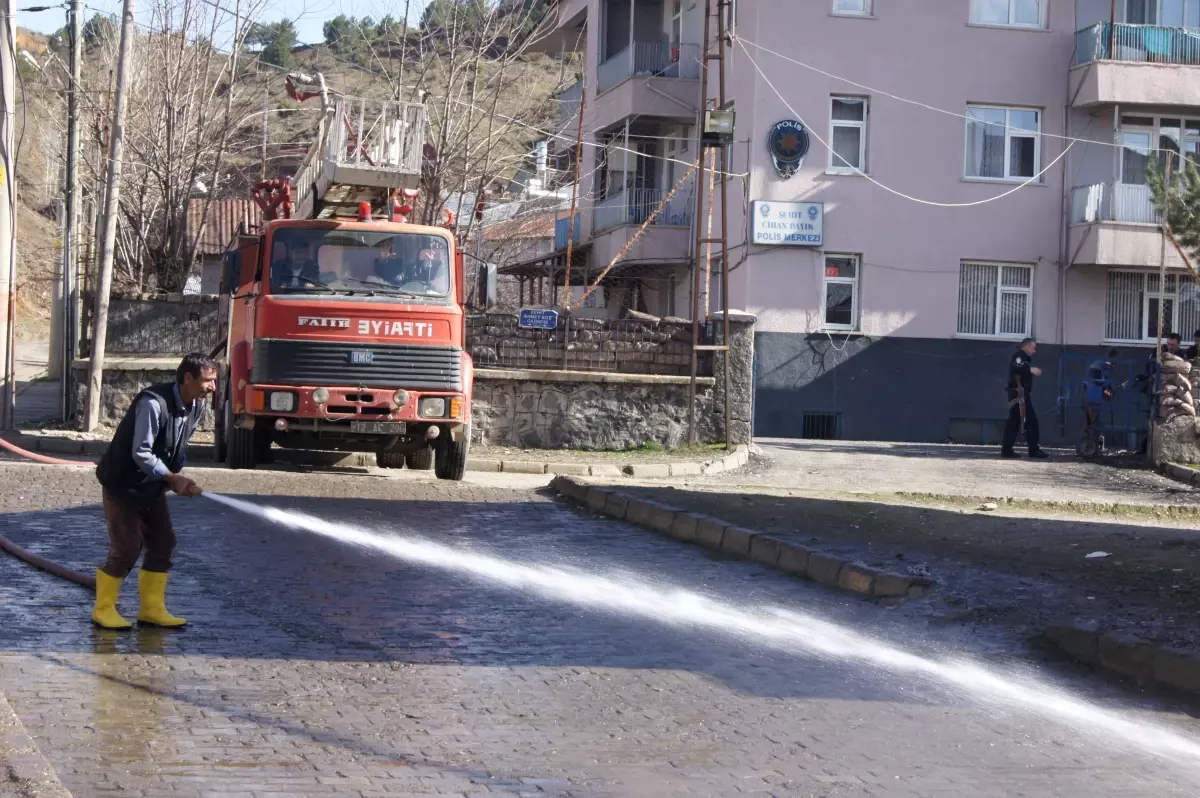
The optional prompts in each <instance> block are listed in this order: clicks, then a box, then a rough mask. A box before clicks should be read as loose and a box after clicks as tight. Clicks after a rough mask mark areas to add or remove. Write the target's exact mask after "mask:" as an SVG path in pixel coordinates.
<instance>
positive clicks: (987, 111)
mask: <svg viewBox="0 0 1200 798" xmlns="http://www.w3.org/2000/svg"><path fill="white" fill-rule="evenodd" d="M1041 116H1042V115H1041V112H1039V111H1035V110H1033V109H1030V108H995V107H988V106H982V105H969V106H967V146H966V150H967V172H966V174H967V177H975V178H980V179H983V180H1028V179H1029V178H1031V177H1033V176H1034V175H1036V174H1037V173H1038V163H1039V161H1040V158H1041V136H1040V135H1038V134H1039V131H1040V129H1041V128H1040V125H1041Z"/></svg>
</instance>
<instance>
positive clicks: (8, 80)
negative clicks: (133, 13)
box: [0, 0, 17, 430]
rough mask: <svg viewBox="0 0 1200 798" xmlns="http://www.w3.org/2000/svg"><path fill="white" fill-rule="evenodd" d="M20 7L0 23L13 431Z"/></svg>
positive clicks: (1, 417)
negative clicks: (18, 19)
mask: <svg viewBox="0 0 1200 798" xmlns="http://www.w3.org/2000/svg"><path fill="white" fill-rule="evenodd" d="M16 13H17V5H16V3H15V2H14V1H13V0H4V18H3V19H2V20H0V97H3V101H4V108H3V109H0V332H2V334H0V369H2V370H3V372H4V373H3V375H2V376H0V429H6V430H7V429H12V428H13V426H14V422H15V418H14V412H13V411H14V409H15V406H16V393H17V390H16V389H17V386H16V384H15V383H14V381H13V379H14V377H15V374H14V373H13V372H14V369H13V366H14V353H13V351H12V350H13V329H14V327H15V326H16V319H15V318H14V316H15V312H16V290H17V286H16V272H17V176H16V174H15V173H14V171H13V164H14V162H15V161H16V153H14V152H13V147H14V145H15V138H16V137H15V136H14V131H13V128H14V126H15V124H16V120H17V87H16V79H17V73H16V69H17V65H16V63H14V60H13V56H14V54H15V53H16V41H15V38H14V37H15V34H16V27H15V26H14V23H13V20H14V19H15V17H16Z"/></svg>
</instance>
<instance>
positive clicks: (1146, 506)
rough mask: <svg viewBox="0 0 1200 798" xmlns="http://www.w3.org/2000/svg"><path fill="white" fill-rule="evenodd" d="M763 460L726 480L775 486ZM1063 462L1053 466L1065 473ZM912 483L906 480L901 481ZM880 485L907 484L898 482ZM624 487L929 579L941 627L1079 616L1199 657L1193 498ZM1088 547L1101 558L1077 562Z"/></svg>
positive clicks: (1022, 625)
mask: <svg viewBox="0 0 1200 798" xmlns="http://www.w3.org/2000/svg"><path fill="white" fill-rule="evenodd" d="M764 453H765V455H766V458H759V459H756V460H755V461H754V463H753V464H752V466H751V469H750V470H749V471H745V472H741V473H739V474H738V475H736V476H732V475H730V476H727V477H726V479H725V480H724V481H725V483H730V482H738V481H741V482H763V481H767V482H771V481H775V479H774V478H775V477H778V476H780V475H779V471H780V469H781V467H787V468H790V467H791V464H788V463H786V462H784V463H781V462H780V461H779V460H774V461H772V460H771V459H770V457H771V455H772V454H773V452H772V451H771V450H770V449H769V448H768V449H767V450H766V451H765V452H764ZM901 465H903V464H901ZM1072 467H1073V464H1071V463H1068V462H1061V461H1060V465H1059V468H1060V469H1061V470H1062V471H1063V472H1064V478H1065V475H1066V474H1068V473H1069V472H1070V470H1071V468H1072ZM764 477H765V479H764ZM780 479H781V480H784V479H785V478H784V477H780ZM920 479H921V477H920V475H919V474H915V473H914V474H913V475H912V478H911V480H910V481H911V483H912V484H918V483H919V482H920ZM1131 479H1132V481H1134V482H1138V483H1147V482H1150V483H1153V484H1154V485H1156V484H1157V480H1158V478H1157V477H1156V476H1154V475H1146V474H1135V475H1133V476H1132V477H1131ZM880 482H881V483H886V484H887V487H888V488H896V487H903V486H904V481H903V480H902V479H901V478H899V477H896V476H895V475H888V478H887V479H885V480H880ZM1150 486H1151V485H1149V484H1141V485H1140V487H1143V488H1147V489H1148V488H1149V487H1150ZM995 487H996V490H993V491H991V492H989V493H986V494H984V495H990V496H1002V495H1003V493H1004V491H1003V490H1002V488H1005V487H1008V486H1005V485H997V486H995ZM1018 488H1019V486H1018ZM625 489H626V490H628V491H629V492H632V493H637V494H640V495H643V496H646V497H648V498H654V499H656V500H659V501H663V502H666V503H669V504H672V505H675V506H679V507H684V508H687V509H689V510H692V511H695V512H700V513H704V514H708V515H713V516H716V517H719V518H722V519H725V520H726V521H729V522H731V523H736V524H738V525H741V526H746V527H750V528H752V529H757V530H760V531H764V532H768V533H771V534H774V535H778V536H780V537H784V538H788V539H791V540H794V541H796V542H800V543H804V544H806V545H810V546H812V547H814V548H816V549H819V550H826V551H832V552H836V553H839V554H842V555H844V556H846V557H850V558H855V559H858V560H861V561H862V562H864V563H867V564H869V565H873V566H876V567H881V568H886V569H889V570H893V571H897V572H902V573H903V572H908V571H913V572H919V573H928V574H929V575H931V576H932V577H933V578H934V579H935V580H936V582H937V589H936V590H935V591H933V593H932V594H931V596H930V600H931V601H934V602H940V603H941V604H942V605H943V607H942V614H943V615H944V617H945V618H946V620H947V622H965V623H1001V624H1004V625H1006V626H1013V627H1017V628H1019V629H1020V630H1022V631H1025V632H1028V633H1030V634H1036V633H1037V632H1038V631H1039V630H1040V629H1043V628H1044V627H1045V626H1046V625H1048V624H1052V623H1058V622H1063V621H1069V620H1084V621H1093V622H1096V623H1098V624H1100V625H1101V626H1102V627H1104V628H1108V629H1113V630H1118V631H1122V632H1128V633H1131V634H1136V635H1137V636H1139V637H1142V638H1145V639H1148V640H1153V641H1156V642H1163V643H1169V644H1172V645H1176V646H1180V647H1184V648H1190V649H1195V650H1200V614H1198V613H1200V577H1198V566H1200V506H1197V505H1196V504H1195V503H1194V497H1193V496H1192V495H1191V493H1190V492H1188V493H1187V494H1186V495H1185V496H1183V497H1182V498H1181V500H1180V501H1178V502H1168V501H1165V500H1163V501H1160V502H1157V503H1153V504H1150V503H1143V502H1136V503H1124V502H1122V501H1120V496H1121V494H1120V492H1113V494H1112V496H1111V497H1110V499H1111V503H1109V504H1099V503H1096V504H1088V503H1081V502H1076V503H1069V502H1066V501H1062V502H1055V501H1053V500H1050V499H1024V498H1016V499H1012V500H1010V501H1002V502H1001V503H999V506H998V507H997V509H994V510H990V509H981V508H982V507H983V506H984V505H983V504H982V501H983V499H982V498H975V497H971V496H967V495H959V496H944V497H940V498H933V497H930V496H928V495H922V494H921V493H920V492H917V491H914V492H905V491H902V490H889V491H886V492H884V491H881V492H870V493H867V492H862V486H861V485H856V486H855V492H854V493H850V492H848V491H837V490H831V489H828V488H824V487H820V486H818V487H815V488H808V489H805V488H799V487H796V488H786V487H780V486H779V485H772V486H763V485H753V486H751V485H737V484H721V483H720V482H719V481H717V480H696V481H693V482H691V483H689V484H685V485H682V486H678V487H676V486H666V485H652V484H650V483H647V482H642V483H640V484H638V485H637V486H631V487H627V488H625ZM1011 492H1016V493H1019V492H1020V490H1019V489H1017V490H1013V491H1011ZM1131 493H1132V494H1134V495H1135V496H1136V495H1139V494H1138V492H1137V491H1131ZM1096 552H1102V553H1103V554H1104V556H1093V557H1090V558H1089V557H1088V556H1087V555H1089V554H1093V553H1096Z"/></svg>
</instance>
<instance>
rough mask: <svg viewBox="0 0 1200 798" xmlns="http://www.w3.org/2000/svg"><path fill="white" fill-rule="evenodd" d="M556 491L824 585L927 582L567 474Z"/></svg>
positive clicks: (877, 592) (871, 587) (896, 591)
mask: <svg viewBox="0 0 1200 798" xmlns="http://www.w3.org/2000/svg"><path fill="white" fill-rule="evenodd" d="M550 486H551V488H553V489H554V491H555V492H557V493H558V494H559V495H560V496H563V497H564V498H567V499H570V500H571V501H574V502H577V503H579V504H583V505H586V506H587V507H589V508H590V509H592V510H595V511H596V512H598V513H603V514H604V515H607V516H609V517H610V518H615V519H617V520H620V521H628V522H629V523H632V524H637V525H638V526H641V527H645V528H646V529H649V530H652V531H655V532H658V533H660V534H662V535H665V536H667V537H669V538H672V539H673V540H679V541H684V542H687V543H695V544H696V545H698V546H703V547H704V548H707V549H713V550H716V551H721V552H724V553H725V554H728V555H730V556H731V557H736V558H738V559H742V560H747V561H750V562H756V563H759V564H761V565H766V566H768V567H770V568H774V569H775V570H777V571H783V572H784V573H789V574H792V575H793V576H799V577H801V578H804V579H808V580H810V581H813V582H816V583H817V584H820V585H824V586H826V587H831V588H836V589H839V590H845V591H848V592H851V593H857V594H859V595H862V596H870V597H872V598H903V597H908V596H919V595H922V594H923V593H925V591H926V590H927V589H928V588H929V586H930V585H931V584H932V582H931V581H930V580H928V579H924V578H922V577H916V576H909V575H907V574H896V573H890V572H888V571H879V570H876V569H874V568H870V567H868V566H866V565H863V564H862V563H860V562H856V561H853V560H843V559H840V558H838V557H835V556H832V555H830V554H826V553H823V552H819V551H816V550H814V549H810V548H808V547H807V546H802V545H800V544H797V543H792V542H791V541H787V540H783V539H781V538H776V537H772V536H771V535H767V534H764V533H762V532H758V531H756V530H753V529H746V528H744V527H740V526H738V525H737V524H731V523H728V522H727V521H722V520H721V519H719V518H712V517H710V516H706V515H699V514H696V513H689V512H688V511H686V510H684V509H682V508H679V507H672V506H671V505H669V504H662V503H660V502H655V501H650V500H648V499H643V498H641V497H638V496H633V495H631V494H628V493H622V492H621V491H619V490H614V489H612V488H609V487H604V486H601V485H591V484H588V483H587V482H583V481H581V480H579V479H576V478H574V477H570V476H563V475H560V476H557V477H555V478H554V480H553V481H552V482H551V483H550Z"/></svg>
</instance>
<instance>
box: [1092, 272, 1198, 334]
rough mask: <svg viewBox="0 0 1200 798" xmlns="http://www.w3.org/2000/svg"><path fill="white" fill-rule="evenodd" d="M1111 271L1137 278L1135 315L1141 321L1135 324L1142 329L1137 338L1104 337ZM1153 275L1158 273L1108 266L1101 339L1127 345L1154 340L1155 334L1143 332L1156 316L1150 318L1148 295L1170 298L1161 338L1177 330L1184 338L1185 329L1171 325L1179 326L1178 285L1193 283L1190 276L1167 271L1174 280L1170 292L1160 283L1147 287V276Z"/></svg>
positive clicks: (1180, 302) (1168, 277)
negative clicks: (1138, 295) (1139, 298)
mask: <svg viewBox="0 0 1200 798" xmlns="http://www.w3.org/2000/svg"><path fill="white" fill-rule="evenodd" d="M1113 274H1124V275H1134V276H1137V277H1140V278H1141V283H1142V287H1141V293H1142V306H1141V309H1140V313H1139V318H1140V319H1141V324H1140V326H1139V330H1138V332H1140V333H1142V337H1139V338H1110V337H1108V323H1109V318H1108V312H1109V297H1108V288H1109V281H1110V280H1111V275H1113ZM1157 277H1158V272H1157V271H1153V270H1145V269H1109V270H1108V271H1107V272H1106V273H1105V286H1104V305H1105V311H1104V330H1105V335H1104V343H1113V344H1130V345H1150V344H1156V343H1158V336H1156V335H1155V336H1150V335H1146V332H1147V329H1148V328H1149V327H1150V325H1151V323H1152V322H1155V321H1157V318H1154V319H1151V318H1150V301H1151V300H1152V299H1158V300H1159V302H1161V301H1162V299H1163V297H1166V298H1167V299H1169V300H1171V302H1172V307H1171V319H1170V323H1169V324H1168V325H1167V327H1168V329H1166V330H1164V331H1163V337H1164V339H1165V338H1166V336H1167V334H1168V333H1172V332H1177V333H1179V334H1180V335H1182V336H1183V338H1184V340H1185V341H1186V340H1188V335H1189V331H1187V330H1179V329H1174V328H1175V327H1178V326H1179V324H1180V318H1181V317H1182V315H1183V307H1182V305H1183V296H1182V295H1183V291H1182V290H1181V289H1182V288H1183V287H1184V286H1192V285H1194V283H1193V282H1192V277H1191V275H1190V274H1188V273H1187V272H1183V271H1176V270H1171V271H1168V272H1167V279H1168V280H1174V281H1175V291H1174V293H1164V292H1163V290H1162V288H1161V287H1160V288H1159V289H1158V290H1157V291H1151V290H1150V280H1151V278H1157Z"/></svg>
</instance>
